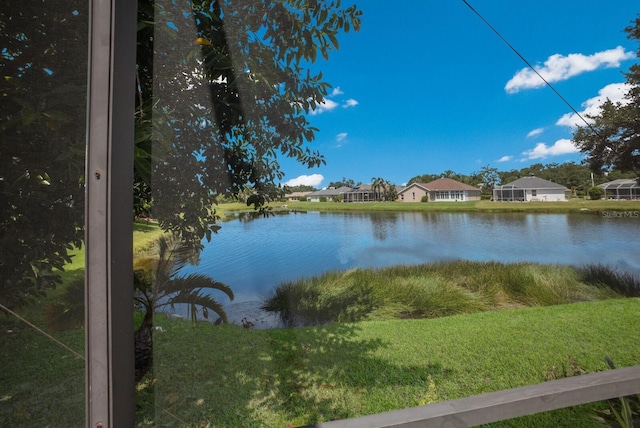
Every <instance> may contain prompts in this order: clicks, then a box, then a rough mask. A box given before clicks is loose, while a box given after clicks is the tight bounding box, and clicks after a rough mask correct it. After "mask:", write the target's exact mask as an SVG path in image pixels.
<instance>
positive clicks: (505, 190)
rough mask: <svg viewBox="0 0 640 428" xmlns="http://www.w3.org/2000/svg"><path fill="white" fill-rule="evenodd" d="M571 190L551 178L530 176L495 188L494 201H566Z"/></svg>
mask: <svg viewBox="0 0 640 428" xmlns="http://www.w3.org/2000/svg"><path fill="white" fill-rule="evenodd" d="M568 191H569V190H568V189H567V188H566V187H565V186H563V185H561V184H557V183H554V182H552V181H549V180H544V179H542V178H538V177H534V176H530V177H522V178H518V179H517V180H515V181H512V182H511V183H507V184H503V185H502V186H496V187H494V188H493V200H494V201H522V202H529V201H566V200H567V192H568Z"/></svg>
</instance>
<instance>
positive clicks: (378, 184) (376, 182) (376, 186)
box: [371, 177, 386, 201]
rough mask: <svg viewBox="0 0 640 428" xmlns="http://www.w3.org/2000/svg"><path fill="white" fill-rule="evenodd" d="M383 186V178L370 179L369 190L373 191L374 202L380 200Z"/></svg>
mask: <svg viewBox="0 0 640 428" xmlns="http://www.w3.org/2000/svg"><path fill="white" fill-rule="evenodd" d="M385 184H386V183H385V181H384V178H382V177H373V178H371V190H373V192H374V194H375V200H376V201H379V200H380V199H381V198H380V194H381V191H384V188H385Z"/></svg>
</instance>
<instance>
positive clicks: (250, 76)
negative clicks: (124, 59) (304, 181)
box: [136, 0, 361, 243]
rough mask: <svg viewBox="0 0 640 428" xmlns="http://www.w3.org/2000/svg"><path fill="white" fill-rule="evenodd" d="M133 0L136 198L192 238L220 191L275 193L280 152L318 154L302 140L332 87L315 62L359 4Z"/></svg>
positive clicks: (332, 46)
mask: <svg viewBox="0 0 640 428" xmlns="http://www.w3.org/2000/svg"><path fill="white" fill-rule="evenodd" d="M139 5H140V7H139V13H140V16H139V22H140V23H141V25H140V27H139V28H140V29H139V32H138V80H139V84H138V89H139V90H138V99H137V103H138V104H137V110H136V125H137V127H136V149H137V152H136V153H137V157H138V162H136V177H137V179H138V182H139V184H138V185H137V187H136V189H137V190H139V192H138V193H137V196H138V198H137V199H136V201H137V203H136V206H137V207H138V212H143V211H145V210H150V212H151V215H152V216H153V217H155V218H157V219H158V220H159V221H160V224H161V226H162V227H163V228H165V229H168V230H173V231H176V232H179V233H180V234H182V235H183V237H184V238H185V239H187V240H191V241H192V242H193V243H199V242H200V241H201V239H202V238H203V237H207V238H210V236H211V233H212V231H213V230H214V227H212V225H213V224H215V220H216V216H215V210H214V205H215V203H216V202H217V200H218V198H219V197H221V196H228V195H239V194H241V193H242V192H246V191H247V189H248V190H249V194H250V196H249V197H248V198H247V203H248V204H252V205H254V206H255V207H256V208H258V209H259V208H261V207H263V206H264V204H265V201H266V200H268V199H269V197H273V196H274V195H277V194H278V193H279V192H278V191H277V190H276V189H275V187H276V185H275V182H276V181H278V180H279V179H281V178H282V177H283V171H282V170H281V168H280V165H279V163H278V157H279V156H285V157H290V158H294V159H296V160H297V161H298V162H300V163H302V164H304V165H306V166H308V167H314V166H318V165H321V164H323V163H324V162H325V161H324V158H323V157H322V155H321V154H320V153H318V152H317V151H314V150H311V149H310V147H309V143H310V142H311V141H313V139H314V138H315V134H316V132H317V131H318V130H317V129H316V128H314V127H313V126H311V124H310V123H309V121H308V120H307V114H308V113H310V112H311V111H312V110H313V109H315V108H316V106H317V105H318V104H319V103H321V102H322V101H323V100H324V97H325V96H326V95H327V92H328V89H329V88H330V85H329V83H327V82H326V81H324V80H323V76H322V72H321V71H316V67H315V66H314V63H315V62H316V60H318V59H319V58H320V57H321V58H324V59H328V58H329V54H330V53H331V51H333V50H336V49H338V47H339V44H338V35H339V33H341V32H347V31H350V30H351V29H353V30H356V31H357V30H358V29H359V27H360V14H361V13H360V11H359V10H357V8H356V7H355V6H350V7H347V8H342V7H341V6H340V2H339V1H338V0H336V1H322V2H321V1H316V0H279V1H265V2H246V1H233V0H224V1H223V0H194V1H192V2H191V9H190V10H189V11H187V12H188V13H185V11H184V10H182V4H180V6H177V5H174V4H173V3H171V2H160V1H153V0H140V1H139ZM142 208H144V209H142Z"/></svg>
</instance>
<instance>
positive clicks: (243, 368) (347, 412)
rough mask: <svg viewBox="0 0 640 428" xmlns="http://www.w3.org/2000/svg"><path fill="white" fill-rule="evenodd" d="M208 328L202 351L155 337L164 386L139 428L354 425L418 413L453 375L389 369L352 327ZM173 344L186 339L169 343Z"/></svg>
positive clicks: (375, 346) (156, 390)
mask: <svg viewBox="0 0 640 428" xmlns="http://www.w3.org/2000/svg"><path fill="white" fill-rule="evenodd" d="M183 324H186V323H183ZM204 327H206V328H203V329H201V328H200V326H197V327H195V328H193V327H189V328H191V329H193V330H194V331H198V330H199V334H200V338H199V339H197V340H196V341H195V342H197V343H195V342H194V341H193V340H192V339H191V338H188V336H189V334H188V333H185V332H184V331H183V332H182V333H181V332H171V333H167V334H166V335H165V334H163V335H162V336H161V335H156V337H157V336H160V337H161V338H160V339H155V340H156V344H157V346H156V353H155V360H156V364H155V366H154V367H155V368H154V370H155V376H156V383H155V384H154V385H153V387H150V388H149V390H147V391H146V392H143V393H142V394H141V395H139V405H140V406H142V407H141V408H140V411H139V424H138V426H163V424H171V423H180V424H182V425H183V426H201V425H202V424H205V425H206V424H212V425H211V426H243V427H252V426H256V427H257V426H261V427H265V426H299V425H307V424H313V423H317V422H320V421H327V420H336V419H343V418H349V417H354V416H358V415H363V414H371V413H376V412H379V411H381V410H380V409H381V408H382V409H387V410H391V409H398V408H405V407H409V406H415V405H418V404H420V403H419V401H420V399H421V398H422V397H424V394H425V393H426V392H427V390H428V388H429V381H428V379H429V377H430V376H431V375H436V374H438V375H440V376H442V375H443V373H444V374H448V373H447V370H446V369H444V368H443V367H441V366H440V365H439V364H435V365H420V366H419V367H418V366H412V365H403V364H401V363H393V362H391V361H387V360H385V359H384V358H383V357H381V356H380V354H381V353H383V352H384V349H385V348H386V347H388V346H389V344H388V343H385V342H384V341H383V340H381V339H368V338H364V337H363V336H362V335H361V334H360V328H359V327H358V326H355V325H353V324H337V325H331V326H326V327H321V328H315V329H303V328H300V329H297V328H288V329H280V330H265V331H247V330H242V329H240V328H239V327H231V326H225V327H222V328H215V327H214V326H204ZM170 328H171V329H172V330H173V326H172V327H170ZM180 328H183V326H182V327H180ZM174 333H175V334H176V335H177V336H173V335H174ZM170 336H173V337H182V339H184V340H182V342H181V345H178V344H177V343H175V342H174V343H171V344H169V342H168V341H170V340H175V339H172V337H170ZM407 385H411V386H413V387H414V389H415V391H416V394H412V393H408V392H407V388H406V387H407ZM364 394H366V396H367V400H363V399H362V396H363V395H364ZM145 397H146V398H145ZM140 398H143V401H142V402H141V401H140ZM151 406H153V407H151Z"/></svg>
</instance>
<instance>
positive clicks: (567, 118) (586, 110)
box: [556, 83, 631, 128]
mask: <svg viewBox="0 0 640 428" xmlns="http://www.w3.org/2000/svg"><path fill="white" fill-rule="evenodd" d="M629 89H631V87H630V86H629V85H627V84H626V83H612V84H610V85H607V86H605V87H604V88H602V89H600V90H599V91H598V96H596V97H593V98H589V99H588V100H587V101H585V102H583V103H582V108H583V110H582V111H581V112H580V116H582V117H583V118H584V119H586V120H587V121H589V122H590V120H589V118H587V116H588V115H591V116H597V115H598V114H599V113H600V106H601V105H602V104H603V103H604V102H605V101H606V100H607V99H609V100H610V101H611V102H613V103H617V102H620V103H623V104H626V103H627V102H628V101H627V100H626V99H625V98H624V95H625V94H626V93H627V92H628V91H629ZM556 125H561V126H569V127H571V128H573V127H576V126H582V125H584V122H583V121H582V119H580V118H579V117H578V115H577V114H575V113H567V114H565V115H563V116H562V117H561V118H560V119H558V121H557V122H556Z"/></svg>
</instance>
